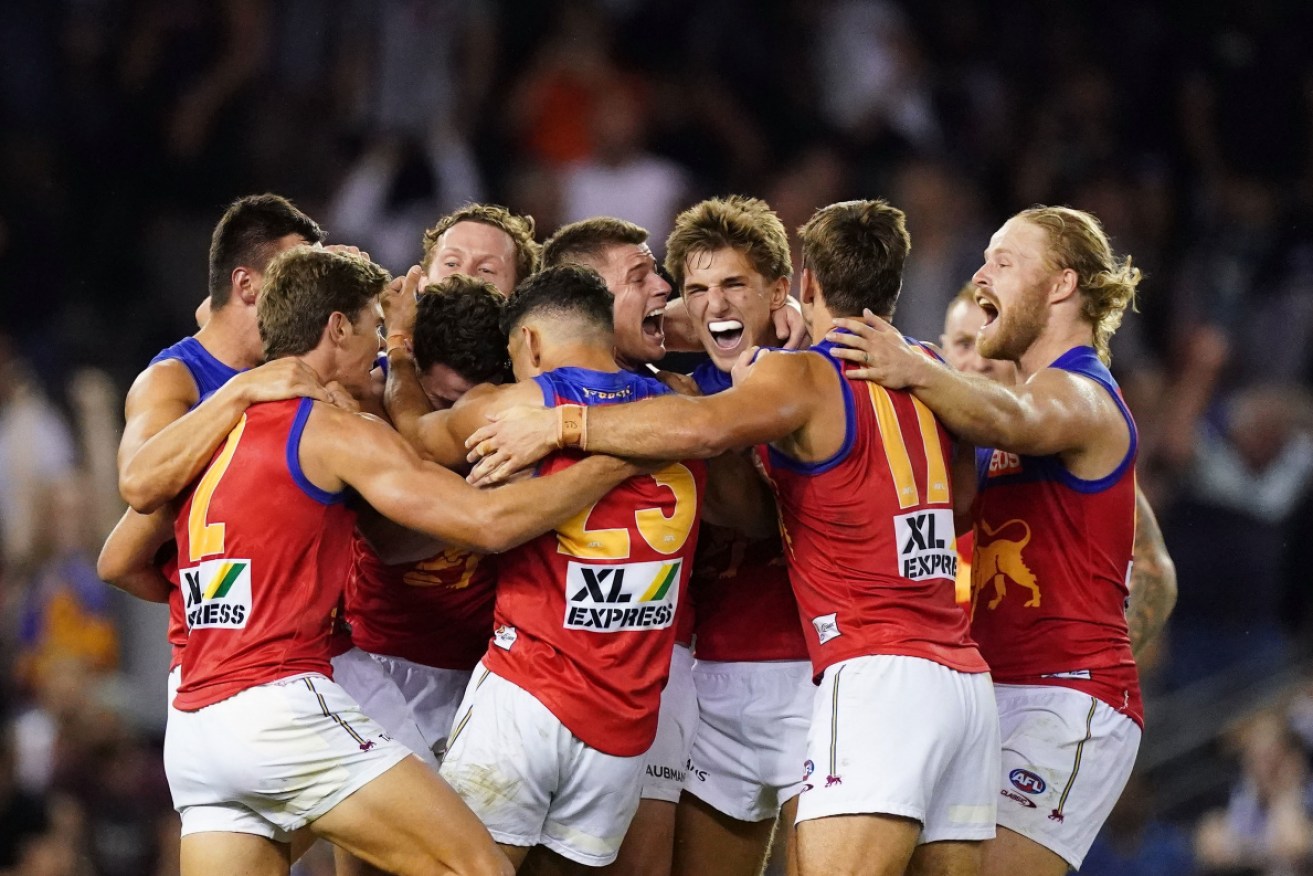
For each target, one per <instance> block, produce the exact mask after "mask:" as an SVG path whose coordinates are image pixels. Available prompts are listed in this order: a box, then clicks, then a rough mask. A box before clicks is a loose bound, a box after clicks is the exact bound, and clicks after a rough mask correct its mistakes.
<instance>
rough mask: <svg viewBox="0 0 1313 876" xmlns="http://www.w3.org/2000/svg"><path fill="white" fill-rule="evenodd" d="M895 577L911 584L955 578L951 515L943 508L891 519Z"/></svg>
mask: <svg viewBox="0 0 1313 876" xmlns="http://www.w3.org/2000/svg"><path fill="white" fill-rule="evenodd" d="M894 538H895V539H896V542H897V544H898V574H899V575H901V576H902V577H904V578H910V579H911V580H913V581H923V580H925V579H927V578H953V577H954V576H956V575H957V545H956V542H955V541H954V535H953V512H952V511H950V510H949V509H947V508H936V509H935V510H933V511H916V512H913V513H911V514H900V515H898V516H897V517H895V518H894Z"/></svg>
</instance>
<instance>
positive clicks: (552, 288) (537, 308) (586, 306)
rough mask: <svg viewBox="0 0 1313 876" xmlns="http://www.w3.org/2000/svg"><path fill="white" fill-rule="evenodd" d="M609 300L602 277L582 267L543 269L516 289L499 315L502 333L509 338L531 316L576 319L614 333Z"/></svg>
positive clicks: (565, 266) (613, 320)
mask: <svg viewBox="0 0 1313 876" xmlns="http://www.w3.org/2000/svg"><path fill="white" fill-rule="evenodd" d="M614 306H615V299H614V298H612V296H611V293H610V291H609V290H608V289H607V288H606V284H605V283H604V282H602V278H601V276H600V275H599V274H598V273H597V272H596V271H594V270H593V269H592V268H586V267H584V266H583V265H556V266H555V267H551V268H543V269H542V270H541V271H539V272H538V273H536V274H534V275H533V276H532V277H530V278H529V279H527V280H525V281H524V282H523V283H521V284H520V285H519V286H518V287H516V289H515V293H514V294H512V295H511V297H510V298H508V299H506V309H505V310H504V311H502V318H501V326H502V331H503V332H504V333H505V334H506V335H507V336H509V335H510V334H511V332H513V331H515V329H516V327H518V326H519V324H520V323H521V322H522V321H523V320H524V319H525V317H527V316H529V315H530V314H536V313H545V314H549V315H552V316H557V315H559V316H570V317H576V318H578V320H579V322H580V324H587V325H588V326H589V327H590V328H596V329H598V330H599V331H602V332H604V333H605V334H608V335H610V334H613V333H614V332H615V319H614V316H613V312H614Z"/></svg>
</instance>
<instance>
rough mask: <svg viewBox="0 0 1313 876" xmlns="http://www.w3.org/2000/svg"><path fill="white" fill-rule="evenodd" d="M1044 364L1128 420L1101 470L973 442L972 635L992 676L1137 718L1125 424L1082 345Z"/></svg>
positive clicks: (1106, 381)
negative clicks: (1099, 392)
mask: <svg viewBox="0 0 1313 876" xmlns="http://www.w3.org/2000/svg"><path fill="white" fill-rule="evenodd" d="M1049 367H1050V368H1060V369H1062V370H1064V371H1070V372H1072V373H1073V374H1079V375H1081V376H1083V377H1087V378H1089V379H1090V380H1093V381H1094V382H1095V383H1097V384H1099V385H1100V386H1102V387H1103V388H1104V389H1105V390H1107V391H1108V393H1109V394H1110V395H1111V396H1112V397H1113V400H1114V401H1115V402H1116V403H1117V408H1118V409H1119V410H1120V411H1121V414H1122V416H1123V417H1124V418H1125V419H1126V425H1127V427H1128V428H1129V429H1130V433H1131V441H1130V447H1129V448H1128V449H1127V451H1126V457H1125V459H1123V460H1122V462H1121V464H1120V465H1119V466H1117V468H1116V470H1114V471H1113V472H1112V473H1111V474H1109V475H1108V476H1107V477H1105V478H1101V479H1099V480H1097V481H1087V480H1081V479H1080V478H1077V477H1075V476H1074V475H1072V474H1071V472H1069V471H1067V469H1066V467H1065V466H1064V465H1063V464H1062V462H1061V460H1060V459H1059V458H1058V457H1057V456H1021V455H1018V454H1015V453H1006V452H1004V451H1001V450H988V449H981V450H979V451H978V456H977V459H976V463H977V469H978V475H979V478H980V489H979V492H978V494H977V496H976V502H975V506H974V508H973V511H974V515H973V516H974V517H975V521H976V529H975V533H976V547H975V558H974V562H973V563H972V564H971V565H972V600H971V601H972V606H971V608H972V624H971V632H972V634H973V635H974V636H975V638H976V641H977V642H979V643H980V650H981V652H982V653H984V655H985V659H986V660H987V661H988V662H989V667H990V671H991V672H993V675H994V681H995V682H997V683H1000V684H1038V685H1057V686H1060V687H1070V688H1074V689H1076V690H1079V691H1082V692H1083V693H1087V694H1089V695H1090V696H1093V697H1097V698H1098V699H1100V700H1102V701H1103V702H1105V703H1107V704H1108V705H1110V706H1112V707H1113V708H1114V709H1117V710H1118V711H1120V712H1122V713H1123V714H1125V715H1127V716H1129V717H1130V718H1132V719H1133V720H1134V721H1135V722H1136V723H1138V724H1143V723H1144V713H1143V706H1142V704H1141V701H1140V684H1139V678H1138V675H1137V673H1136V669H1135V660H1134V658H1132V656H1131V643H1130V637H1129V636H1128V635H1127V631H1126V599H1127V595H1128V593H1127V581H1128V579H1129V577H1130V567H1131V551H1132V548H1133V546H1134V542H1135V452H1136V446H1137V434H1136V430H1135V421H1134V420H1133V419H1132V418H1131V412H1130V411H1129V410H1128V409H1127V407H1126V403H1125V401H1123V400H1122V396H1121V390H1120V389H1118V387H1117V383H1116V382H1115V381H1114V380H1113V378H1112V374H1111V372H1109V371H1108V369H1107V367H1106V366H1105V365H1104V364H1103V363H1102V362H1100V361H1099V358H1098V356H1097V355H1096V354H1095V352H1094V350H1093V348H1091V347H1076V348H1075V349H1072V350H1068V351H1067V352H1066V353H1064V354H1063V355H1062V356H1060V357H1059V358H1058V359H1057V361H1055V362H1054V363H1053V364H1052V365H1050V366H1049Z"/></svg>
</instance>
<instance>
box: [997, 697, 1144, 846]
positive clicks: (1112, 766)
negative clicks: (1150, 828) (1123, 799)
mask: <svg viewBox="0 0 1313 876" xmlns="http://www.w3.org/2000/svg"><path fill="white" fill-rule="evenodd" d="M994 693H995V696H996V697H997V698H998V717H999V724H1000V726H1001V728H1002V737H1003V762H1002V771H1001V774H1002V782H1001V788H1002V790H1001V792H1000V793H1001V795H1002V796H1000V797H999V801H998V823H999V825H1000V826H1001V827H1006V828H1008V829H1009V830H1013V831H1016V832H1017V833H1019V834H1021V835H1022V836H1024V837H1027V838H1028V839H1031V840H1034V841H1035V842H1037V843H1039V844H1040V845H1042V846H1044V847H1045V848H1047V849H1049V850H1051V851H1053V852H1054V853H1055V854H1057V855H1060V856H1061V857H1062V859H1063V860H1065V861H1066V862H1067V863H1068V864H1070V865H1071V866H1072V869H1077V868H1079V867H1080V864H1081V861H1083V860H1084V859H1085V854H1086V853H1087V852H1088V851H1089V850H1090V846H1091V845H1093V843H1094V838H1095V836H1097V835H1098V833H1099V828H1101V827H1102V826H1103V822H1104V821H1105V820H1107V818H1108V814H1109V813H1110V812H1112V807H1113V806H1114V805H1115V804H1116V803H1117V798H1118V797H1120V796H1121V793H1122V789H1123V788H1125V787H1126V780H1127V779H1129V778H1130V775H1131V768H1132V767H1133V766H1135V755H1136V753H1137V752H1138V751H1139V749H1140V735H1141V733H1140V727H1139V725H1138V724H1136V723H1135V722H1134V721H1132V720H1131V719H1130V718H1128V717H1126V716H1125V715H1123V714H1121V713H1120V712H1118V711H1116V710H1115V709H1113V708H1112V707H1111V706H1109V705H1108V704H1107V703H1105V702H1102V701H1101V700H1098V699H1095V698H1094V697H1092V696H1090V695H1089V694H1085V693H1081V692H1080V691H1076V690H1072V689H1070V688H1065V687H1049V686H1044V685H1012V684H1000V685H996V686H995V688H994Z"/></svg>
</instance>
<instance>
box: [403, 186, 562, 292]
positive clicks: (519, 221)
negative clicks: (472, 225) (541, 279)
mask: <svg viewBox="0 0 1313 876" xmlns="http://www.w3.org/2000/svg"><path fill="white" fill-rule="evenodd" d="M459 222H479V223H481V224H483V225H490V226H492V227H493V228H497V229H499V230H501V231H504V232H506V236H507V237H509V238H510V239H511V242H512V243H514V244H515V282H516V283H520V282H523V281H524V280H525V279H526V278H527V277H528V276H529V275H530V274H532V273H534V272H535V271H537V270H538V268H539V267H541V266H542V246H541V245H540V244H539V243H538V241H536V240H534V239H533V232H534V227H533V217H532V216H521V215H518V214H516V213H512V212H511V211H510V210H507V209H506V208H505V207H502V206H500V205H498V204H466V205H465V206H463V207H460V208H458V209H456V210H453V211H452V212H450V213H448V214H447V215H446V216H443V217H442V218H441V219H439V220H438V224H437V225H434V226H433V227H432V228H430V229H428V230H427V231H425V232H424V260H423V261H422V262H420V267H421V268H423V269H424V272H425V273H426V274H427V273H428V270H429V265H430V264H431V263H432V262H433V254H434V252H435V251H436V250H437V246H438V239H439V238H441V237H442V235H444V234H446V233H447V231H448V230H450V228H451V227H452V226H453V225H455V224H457V223H459Z"/></svg>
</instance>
